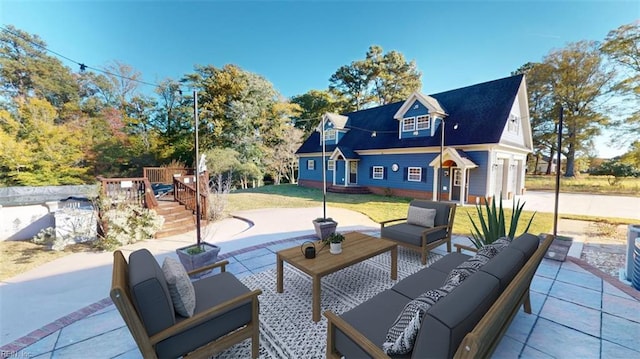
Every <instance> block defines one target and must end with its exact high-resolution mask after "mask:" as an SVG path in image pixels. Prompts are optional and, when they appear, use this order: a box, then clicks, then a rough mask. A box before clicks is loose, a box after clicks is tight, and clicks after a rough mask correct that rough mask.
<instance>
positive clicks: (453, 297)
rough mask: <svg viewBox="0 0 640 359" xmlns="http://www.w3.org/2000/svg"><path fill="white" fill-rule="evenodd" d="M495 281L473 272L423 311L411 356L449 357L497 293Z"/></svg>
mask: <svg viewBox="0 0 640 359" xmlns="http://www.w3.org/2000/svg"><path fill="white" fill-rule="evenodd" d="M499 284H500V283H499V282H498V280H497V279H496V278H495V277H493V276H491V275H489V274H487V273H484V272H476V273H475V274H473V275H472V276H471V277H469V279H467V280H465V281H464V282H462V283H461V284H460V285H459V286H458V287H457V288H456V289H455V290H453V291H452V292H451V293H449V294H447V296H446V297H445V298H443V299H442V300H440V301H438V302H437V303H436V304H434V305H433V306H432V307H431V308H430V309H429V311H427V313H426V314H425V316H424V318H423V322H422V328H421V329H420V332H419V333H418V338H417V339H416V344H415V346H414V348H413V357H414V358H451V357H453V355H454V354H455V351H456V350H457V348H458V346H459V345H460V343H461V342H462V339H463V338H464V336H465V335H467V333H469V332H470V331H471V330H473V328H474V327H475V326H476V324H478V322H479V321H480V319H481V318H482V317H483V316H484V314H485V313H486V312H487V310H489V308H490V307H491V305H492V304H493V302H495V300H496V299H497V298H498V296H499V295H500V290H499Z"/></svg>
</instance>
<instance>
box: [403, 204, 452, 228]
mask: <svg viewBox="0 0 640 359" xmlns="http://www.w3.org/2000/svg"><path fill="white" fill-rule="evenodd" d="M409 206H415V207H420V208H433V209H435V210H436V218H435V219H434V221H433V222H434V225H436V226H442V225H445V224H447V222H448V221H449V210H450V209H451V207H450V206H449V204H447V203H440V202H434V201H425V200H420V199H414V200H413V201H411V203H410V204H409Z"/></svg>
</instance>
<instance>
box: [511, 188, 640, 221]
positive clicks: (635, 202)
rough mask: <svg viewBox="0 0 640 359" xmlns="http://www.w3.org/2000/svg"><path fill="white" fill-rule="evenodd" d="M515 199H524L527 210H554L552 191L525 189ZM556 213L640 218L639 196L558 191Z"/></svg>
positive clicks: (553, 194)
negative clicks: (558, 198) (522, 193)
mask: <svg viewBox="0 0 640 359" xmlns="http://www.w3.org/2000/svg"><path fill="white" fill-rule="evenodd" d="M516 199H521V200H523V201H526V202H527V203H526V205H525V210H528V211H538V212H551V213H553V211H554V206H555V193H554V192H543V191H527V193H526V194H524V195H522V196H517V197H516ZM558 213H563V214H578V215H587V216H595V217H619V218H629V219H635V220H640V197H625V196H609V195H597V194H584V193H560V200H559V204H558Z"/></svg>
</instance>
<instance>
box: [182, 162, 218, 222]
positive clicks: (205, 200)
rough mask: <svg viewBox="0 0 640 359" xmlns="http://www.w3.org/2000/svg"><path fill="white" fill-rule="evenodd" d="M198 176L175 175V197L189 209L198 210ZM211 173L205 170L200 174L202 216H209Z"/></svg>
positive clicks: (204, 217)
mask: <svg viewBox="0 0 640 359" xmlns="http://www.w3.org/2000/svg"><path fill="white" fill-rule="evenodd" d="M195 179H196V177H195V176H193V175H190V176H176V177H173V198H174V199H175V200H176V201H178V202H179V203H180V204H182V205H184V206H185V208H187V209H188V210H191V211H193V213H194V214H195V212H196V186H195ZM208 186H209V175H208V174H207V173H206V172H205V173H204V174H201V175H200V218H201V219H205V220H206V219H207V218H209V196H208V195H207V194H208V191H209V188H208Z"/></svg>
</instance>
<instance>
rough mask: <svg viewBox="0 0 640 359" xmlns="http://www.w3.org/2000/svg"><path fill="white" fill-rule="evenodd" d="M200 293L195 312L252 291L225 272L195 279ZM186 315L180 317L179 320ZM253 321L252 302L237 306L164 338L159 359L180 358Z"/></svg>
mask: <svg viewBox="0 0 640 359" xmlns="http://www.w3.org/2000/svg"><path fill="white" fill-rule="evenodd" d="M193 287H194V290H195V292H196V309H195V314H194V315H197V314H198V313H200V312H202V311H204V310H207V309H209V308H211V307H213V306H215V305H218V304H222V303H223V302H225V301H227V300H230V299H233V298H235V297H238V296H239V295H242V294H244V293H247V292H250V290H249V288H247V287H246V286H245V285H244V284H242V282H240V281H239V280H238V279H237V278H236V277H234V276H233V274H231V273H229V272H223V273H220V274H217V275H214V276H210V277H205V278H202V279H200V280H197V281H195V282H193ZM185 319H186V318H182V317H178V322H180V321H182V320H185ZM250 321H251V301H247V302H245V303H244V304H241V305H239V306H237V307H236V308H234V309H232V310H230V311H227V312H225V313H224V314H222V315H220V316H217V317H215V318H213V319H211V320H209V321H206V322H204V323H202V324H200V325H197V326H195V327H193V328H191V329H189V330H187V331H185V332H183V333H181V334H178V335H176V336H173V337H171V338H168V339H166V340H163V341H161V342H160V343H158V345H157V346H156V351H157V353H158V357H159V358H176V357H179V356H182V355H184V354H186V353H188V352H190V351H192V350H193V349H195V348H198V347H200V346H202V345H204V344H206V343H208V342H210V341H211V340H214V339H216V338H219V337H221V336H223V335H225V334H228V333H229V332H231V331H233V330H235V329H238V328H240V327H242V326H244V325H246V324H248V323H249V322H250Z"/></svg>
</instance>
